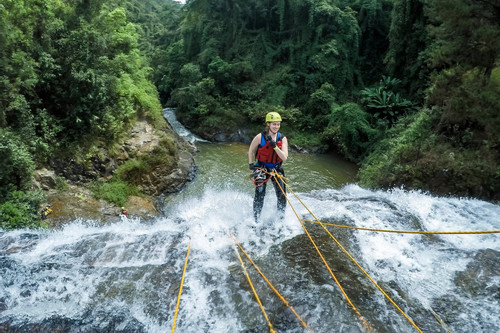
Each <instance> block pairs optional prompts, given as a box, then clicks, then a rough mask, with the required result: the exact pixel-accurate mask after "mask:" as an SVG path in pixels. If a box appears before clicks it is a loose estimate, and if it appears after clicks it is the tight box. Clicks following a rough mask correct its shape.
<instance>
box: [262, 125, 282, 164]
mask: <svg viewBox="0 0 500 333" xmlns="http://www.w3.org/2000/svg"><path fill="white" fill-rule="evenodd" d="M284 137H285V136H284V135H283V134H281V133H280V132H278V134H277V136H276V146H277V147H278V148H280V149H281V147H282V146H283V138H284ZM255 158H256V159H257V161H258V162H259V164H263V165H265V166H266V167H268V168H274V167H275V166H276V165H278V164H280V163H281V162H283V160H282V159H281V158H280V157H279V156H278V154H276V152H275V151H274V149H273V147H271V145H270V144H269V142H268V141H266V132H265V131H264V132H262V133H261V140H260V144H259V147H258V148H257V154H256V155H255Z"/></svg>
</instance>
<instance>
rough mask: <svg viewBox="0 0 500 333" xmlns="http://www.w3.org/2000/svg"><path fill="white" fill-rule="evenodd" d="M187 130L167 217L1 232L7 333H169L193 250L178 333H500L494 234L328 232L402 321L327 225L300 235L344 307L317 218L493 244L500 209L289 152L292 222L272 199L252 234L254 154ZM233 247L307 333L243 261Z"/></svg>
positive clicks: (0, 305) (0, 313)
mask: <svg viewBox="0 0 500 333" xmlns="http://www.w3.org/2000/svg"><path fill="white" fill-rule="evenodd" d="M165 112H166V114H165V115H166V118H167V119H169V117H170V116H172V115H171V114H167V113H168V112H170V111H169V110H166V111H165ZM169 121H170V122H171V123H172V122H173V121H172V120H169ZM178 126H181V125H180V124H178V125H176V126H175V127H176V129H177V131H178V132H179V133H181V135H184V136H186V138H187V139H188V140H190V141H192V142H194V143H195V144H196V145H197V147H198V149H199V152H198V153H197V154H196V155H195V159H196V162H197V165H198V168H199V172H198V175H197V177H196V179H195V180H194V181H193V182H191V183H190V184H189V185H188V186H187V187H186V188H185V189H184V190H183V191H181V192H180V193H177V194H175V195H171V196H168V197H167V198H166V199H165V203H164V208H163V216H162V217H158V218H156V219H154V220H152V221H151V220H148V221H142V220H140V219H137V218H134V217H133V216H132V217H130V218H128V219H127V218H123V219H122V220H121V221H120V222H117V223H113V224H104V223H102V222H101V221H87V220H82V219H76V220H74V221H69V223H67V224H65V225H64V226H63V227H61V228H60V229H55V230H27V229H23V230H16V231H9V232H7V231H2V230H0V273H1V274H0V332H10V331H11V332H166V331H170V330H171V329H172V325H173V322H174V314H175V312H176V304H177V296H178V291H179V286H180V284H181V280H182V273H183V268H184V263H185V260H186V253H187V250H188V247H190V254H189V258H188V262H187V267H186V271H185V280H184V284H183V289H182V294H181V299H180V303H179V307H178V317H177V320H176V330H175V331H176V332H188V333H192V332H221V333H223V332H224V333H225V332H231V333H233V332H242V333H243V332H244V333H250V332H269V324H271V325H272V327H273V328H274V330H275V331H276V332H321V333H323V332H325V333H326V332H369V331H370V330H371V331H373V332H418V331H419V330H421V331H422V332H464V333H465V332H467V333H469V332H498V331H500V318H499V316H498V314H499V313H500V242H499V237H500V234H498V233H492V234H464V235H462V234H459V235H457V234H445V235H425V234H401V233H386V232H374V231H365V230H353V229H345V228H339V227H334V226H326V228H327V229H328V230H329V231H330V232H331V234H332V235H333V236H334V237H335V239H336V240H337V241H338V243H339V244H341V245H342V246H343V247H344V248H345V250H346V251H347V252H348V253H349V254H350V255H351V256H352V258H353V259H355V260H356V262H357V263H358V264H359V266H361V267H362V268H363V270H364V271H366V273H367V274H368V275H369V276H370V277H371V278H372V279H373V281H374V282H376V283H377V284H378V286H379V287H380V288H381V289H382V290H383V291H384V292H385V293H386V294H387V296H388V297H389V298H390V299H391V300H392V302H394V304H396V305H397V306H398V308H399V309H401V311H402V312H403V313H404V315H403V314H402V313H401V312H400V311H399V310H398V309H397V308H396V307H395V306H394V304H393V303H391V301H389V300H388V298H386V297H385V296H384V295H383V293H382V292H381V291H380V290H379V289H377V288H376V287H375V286H374V284H373V283H372V282H370V279H369V278H367V277H366V275H365V274H364V273H363V272H362V271H361V269H360V268H359V267H358V266H356V264H354V263H353V261H352V260H351V259H350V258H349V257H348V256H347V254H346V253H345V252H344V251H342V250H341V248H340V247H339V245H338V244H337V243H336V242H335V241H334V240H333V239H332V238H331V237H330V236H329V235H328V234H327V233H326V232H325V231H324V230H323V229H322V228H321V227H320V226H319V225H318V224H314V223H310V222H304V226H305V227H306V230H307V231H308V233H309V234H310V235H311V238H312V239H313V240H314V242H315V244H317V248H318V249H319V251H320V252H321V254H322V256H323V257H324V258H325V261H326V262H327V263H328V265H329V267H330V269H331V272H332V274H333V276H335V278H336V279H337V280H338V282H339V284H340V285H341V286H342V290H343V291H344V293H345V295H344V294H343V293H342V292H341V289H340V288H339V286H338V285H337V283H336V282H335V280H334V278H333V277H332V274H330V273H329V271H328V269H327V268H326V266H325V264H324V263H323V261H322V260H321V258H320V256H319V255H318V253H317V251H316V250H315V248H314V246H313V245H312V243H311V241H310V240H309V238H308V237H307V235H306V233H305V231H304V228H303V227H302V225H301V223H300V222H299V220H298V218H297V215H298V216H299V217H300V218H301V219H305V220H314V218H313V217H312V216H311V214H310V212H309V211H308V209H309V210H310V211H311V212H312V213H313V214H314V216H315V217H316V218H317V219H318V220H320V221H322V222H326V223H330V224H336V225H348V226H356V227H361V228H374V229H390V230H408V231H413V230H419V231H453V232H455V231H484V230H498V229H500V218H499V217H500V207H499V206H498V205H495V204H492V203H488V202H484V201H480V200H475V199H467V198H445V197H436V196H432V195H430V194H427V193H422V192H419V191H405V190H403V189H393V190H390V191H382V190H368V189H364V188H361V187H360V186H358V185H356V183H355V173H356V167H355V166H353V165H351V164H349V163H347V162H345V161H342V160H341V159H339V158H338V157H336V156H334V155H308V154H299V153H291V154H290V157H289V160H288V161H287V162H286V163H285V171H286V173H287V177H288V185H289V186H290V189H291V190H292V191H293V193H295V194H296V196H295V195H294V194H293V193H292V192H291V191H290V190H289V191H288V197H289V200H290V202H289V205H288V206H287V210H286V213H285V218H284V219H283V220H282V221H280V220H277V219H276V217H275V215H276V214H275V205H276V198H275V195H274V193H273V190H272V188H268V191H267V192H268V193H267V196H266V200H265V205H264V210H263V216H262V222H259V223H255V222H254V221H253V217H252V208H251V207H252V201H253V185H252V183H251V182H250V180H249V178H248V175H249V171H248V170H247V165H248V159H247V148H248V146H246V145H244V144H241V143H216V144H215V143H208V142H203V141H200V140H199V139H197V138H196V137H194V136H192V134H191V133H189V132H188V131H186V132H182V128H179V127H178ZM282 130H283V131H284V132H285V133H286V124H283V128H282ZM299 199H300V200H299ZM301 203H303V204H304V205H302V204H301ZM292 207H293V209H292ZM306 207H307V208H306ZM229 232H230V233H232V235H234V238H235V239H236V240H237V241H238V242H239V243H240V244H241V246H242V248H243V249H244V250H245V251H246V252H247V254H248V255H249V256H250V257H251V258H252V259H253V261H254V262H255V263H256V264H257V265H258V267H259V268H260V270H261V271H262V273H263V274H264V275H265V276H266V278H267V279H268V280H269V281H270V282H271V283H272V284H273V286H274V287H275V288H276V290H277V291H278V292H279V293H280V294H281V295H282V296H283V297H284V298H285V299H286V300H287V301H288V303H289V305H291V306H292V307H293V309H294V310H295V311H296V313H297V314H298V315H299V316H300V318H302V320H303V321H304V322H305V323H306V324H307V328H303V327H302V326H301V322H300V320H299V319H298V318H297V317H296V316H295V315H294V313H293V312H292V311H291V309H290V308H288V307H287V306H286V305H285V303H284V302H283V301H282V300H281V299H280V298H279V297H277V296H276V294H275V293H274V292H273V291H272V289H271V288H269V286H268V285H267V284H266V282H265V281H264V280H263V278H262V277H261V276H260V275H259V274H258V273H257V272H256V270H255V269H254V267H252V265H251V263H250V262H249V261H248V260H247V258H246V257H245V256H244V255H243V254H242V252H241V251H240V252H236V245H235V242H234V240H233V239H232V238H231V237H230V236H229ZM237 253H239V254H240V255H241V257H242V261H243V263H244V266H245V269H246V270H247V272H248V274H249V276H250V279H251V281H252V284H253V287H254V288H255V291H256V294H257V295H258V297H259V300H260V301H261V303H262V308H263V309H264V311H265V313H266V316H267V318H268V320H269V322H267V321H266V317H265V316H264V313H263V311H262V309H261V308H260V307H259V304H258V302H257V301H256V298H255V295H254V293H253V292H252V289H251V287H250V285H249V282H248V280H247V278H246V277H245V275H244V270H243V268H242V265H241V263H240V261H239V260H238V255H237ZM348 300H349V301H348ZM350 303H351V304H350ZM405 316H406V317H405Z"/></svg>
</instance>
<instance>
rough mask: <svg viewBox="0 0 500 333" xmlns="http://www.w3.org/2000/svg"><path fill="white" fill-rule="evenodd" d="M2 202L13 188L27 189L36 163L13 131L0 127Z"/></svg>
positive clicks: (0, 190) (0, 192) (0, 200)
mask: <svg viewBox="0 0 500 333" xmlns="http://www.w3.org/2000/svg"><path fill="white" fill-rule="evenodd" d="M0 156H1V158H0V202H3V200H4V199H5V198H6V197H7V195H8V193H9V191H11V190H26V189H28V187H29V185H30V184H31V174H32V173H33V171H34V170H35V163H34V162H33V160H32V156H31V154H30V153H29V152H28V149H27V148H26V146H25V145H24V144H23V143H22V141H21V140H20V139H19V138H18V137H17V136H16V135H15V134H13V133H11V132H9V131H7V130H4V129H0Z"/></svg>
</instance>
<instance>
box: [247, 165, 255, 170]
mask: <svg viewBox="0 0 500 333" xmlns="http://www.w3.org/2000/svg"><path fill="white" fill-rule="evenodd" d="M248 168H249V169H250V170H251V171H254V170H255V164H254V163H250V164H248Z"/></svg>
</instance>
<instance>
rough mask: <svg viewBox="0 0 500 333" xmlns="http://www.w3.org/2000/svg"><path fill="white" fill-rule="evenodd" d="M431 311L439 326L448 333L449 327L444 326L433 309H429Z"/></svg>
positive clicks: (449, 332)
mask: <svg viewBox="0 0 500 333" xmlns="http://www.w3.org/2000/svg"><path fill="white" fill-rule="evenodd" d="M429 310H430V311H431V313H432V315H433V316H434V318H436V320H437V322H438V323H439V324H441V326H442V327H443V329H445V330H446V331H447V332H448V333H451V331H450V329H449V328H448V327H447V326H446V324H445V323H444V322H443V321H442V320H441V318H439V316H438V315H437V313H436V312H434V310H432V309H429Z"/></svg>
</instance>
